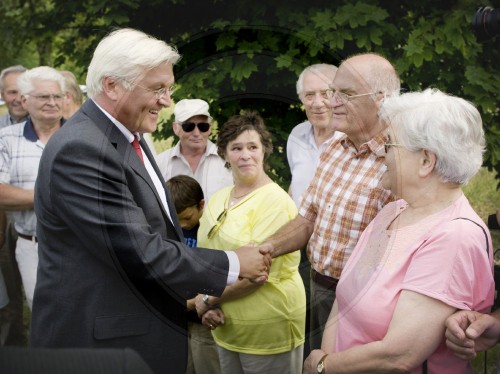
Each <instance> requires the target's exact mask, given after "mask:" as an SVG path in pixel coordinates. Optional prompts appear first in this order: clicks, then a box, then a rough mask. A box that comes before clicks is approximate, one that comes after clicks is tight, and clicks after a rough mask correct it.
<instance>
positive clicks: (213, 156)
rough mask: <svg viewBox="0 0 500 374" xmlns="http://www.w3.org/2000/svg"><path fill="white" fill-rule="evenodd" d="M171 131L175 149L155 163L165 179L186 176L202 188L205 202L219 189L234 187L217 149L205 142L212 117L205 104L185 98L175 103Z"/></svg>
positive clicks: (163, 153) (158, 157)
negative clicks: (177, 140) (174, 136)
mask: <svg viewBox="0 0 500 374" xmlns="http://www.w3.org/2000/svg"><path fill="white" fill-rule="evenodd" d="M174 116H175V119H174V123H173V130H174V133H175V135H177V136H178V137H179V142H178V143H177V144H176V145H175V147H173V148H171V149H168V150H166V151H165V152H162V153H160V154H159V155H158V156H157V159H156V162H157V163H158V166H159V168H160V171H161V173H162V175H163V178H165V180H166V181H167V180H169V179H170V178H172V177H175V176H176V175H179V174H184V175H189V176H190V177H193V178H194V179H196V180H197V181H198V183H199V184H200V185H201V188H202V189H203V194H204V196H205V201H208V199H210V196H212V194H213V193H214V192H215V191H217V190H220V189H221V188H223V187H225V186H228V185H230V184H233V177H232V174H231V171H230V170H229V169H227V168H225V167H224V163H225V162H224V160H223V159H222V158H221V157H220V156H219V155H218V154H217V146H216V145H215V144H214V143H212V142H211V141H210V140H208V137H209V135H210V132H211V130H212V126H211V124H210V122H211V121H212V117H211V116H210V113H209V112H208V103H207V102H206V101H204V100H200V99H184V100H180V101H179V102H178V103H176V104H175V108H174Z"/></svg>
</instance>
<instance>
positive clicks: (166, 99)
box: [158, 91, 172, 108]
mask: <svg viewBox="0 0 500 374" xmlns="http://www.w3.org/2000/svg"><path fill="white" fill-rule="evenodd" d="M158 103H159V104H160V105H161V106H163V107H164V108H168V107H170V105H171V104H172V96H170V92H169V91H167V92H165V94H164V95H163V96H161V97H160V98H159V99H158Z"/></svg>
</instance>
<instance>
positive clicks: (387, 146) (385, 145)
mask: <svg viewBox="0 0 500 374" xmlns="http://www.w3.org/2000/svg"><path fill="white" fill-rule="evenodd" d="M391 147H402V145H401V144H396V143H385V144H384V151H385V153H387V152H389V148H391Z"/></svg>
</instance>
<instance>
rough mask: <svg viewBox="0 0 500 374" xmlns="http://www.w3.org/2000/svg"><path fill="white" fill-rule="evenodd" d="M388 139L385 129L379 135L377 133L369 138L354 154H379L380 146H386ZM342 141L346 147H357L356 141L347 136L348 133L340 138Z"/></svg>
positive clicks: (357, 155)
mask: <svg viewBox="0 0 500 374" xmlns="http://www.w3.org/2000/svg"><path fill="white" fill-rule="evenodd" d="M386 141H387V136H386V135H385V131H382V132H380V133H378V134H377V135H375V136H374V137H373V138H371V139H370V140H368V141H367V142H366V143H363V144H361V146H360V147H359V150H357V151H355V152H354V156H355V157H360V156H361V155H369V154H375V155H377V154H378V152H379V150H380V148H381V147H383V146H384V144H385V142H386ZM340 143H341V144H342V146H343V147H344V148H345V149H347V148H349V147H352V148H354V149H356V147H355V146H354V143H353V142H352V141H351V140H350V139H349V138H348V137H347V135H346V136H344V137H343V138H342V139H340Z"/></svg>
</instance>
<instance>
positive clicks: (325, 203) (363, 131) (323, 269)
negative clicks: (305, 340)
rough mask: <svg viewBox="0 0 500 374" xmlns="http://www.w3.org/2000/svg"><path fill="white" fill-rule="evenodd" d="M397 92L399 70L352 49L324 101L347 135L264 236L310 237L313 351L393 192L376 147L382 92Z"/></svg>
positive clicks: (279, 248) (283, 245) (281, 243)
mask: <svg viewBox="0 0 500 374" xmlns="http://www.w3.org/2000/svg"><path fill="white" fill-rule="evenodd" d="M397 92H399V78H398V76H397V73H396V71H395V70H394V67H393V66H392V65H391V64H390V63H389V61H387V60H386V59H384V58H383V57H381V56H379V55H376V54H373V53H368V54H362V55H357V56H354V57H351V58H349V59H347V60H345V61H344V62H343V63H342V64H341V65H340V67H339V69H338V70H337V73H336V75H335V78H334V79H333V82H332V83H331V86H330V88H329V89H328V90H327V92H325V96H326V97H325V98H324V101H325V104H327V105H329V106H331V119H330V125H331V126H332V128H333V129H335V131H341V132H343V133H344V134H345V135H344V136H342V137H340V138H339V139H336V140H335V141H333V142H331V143H330V144H329V145H328V147H327V148H326V149H325V151H324V152H323V153H322V155H321V159H320V163H319V165H318V168H317V170H316V174H315V175H314V177H313V179H312V181H311V183H310V184H309V186H308V187H307V189H306V192H305V193H304V195H303V196H302V202H301V205H300V208H299V215H298V216H297V218H295V219H294V220H293V221H291V222H290V223H288V224H287V225H285V226H283V227H282V228H281V229H280V230H278V231H277V232H276V233H275V234H274V235H273V236H271V237H270V238H268V239H267V240H266V241H265V242H264V243H263V245H264V248H266V249H267V250H271V253H272V256H273V257H276V256H279V255H281V254H285V253H289V252H291V251H294V250H296V249H297V248H300V247H302V246H304V245H306V244H308V247H307V254H308V257H309V261H310V262H311V283H310V288H311V305H310V308H311V310H310V344H311V350H313V349H318V348H320V347H321V338H322V334H323V330H324V326H325V323H326V321H327V319H328V316H329V314H330V311H331V309H332V306H333V302H334V300H335V290H336V287H337V283H338V280H339V277H340V274H341V272H342V269H343V267H344V265H345V263H346V261H347V259H348V257H349V255H350V254H351V252H352V250H353V248H354V246H355V245H356V242H357V241H358V238H359V236H360V234H361V232H362V231H363V230H364V229H365V227H366V226H367V225H368V223H369V222H370V221H371V220H372V219H373V218H374V217H375V215H376V214H377V212H378V211H379V210H380V209H381V208H382V206H384V205H385V204H386V203H387V202H389V201H391V200H392V199H393V196H392V195H391V194H390V192H389V191H386V190H384V189H382V187H380V186H379V180H380V178H381V176H382V174H383V173H384V170H385V166H384V162H383V159H382V158H380V157H378V155H377V151H378V150H379V149H381V148H382V147H383V146H384V142H385V128H386V124H384V123H381V122H380V121H379V118H378V114H377V113H378V110H379V107H380V104H381V102H382V100H383V98H384V96H385V95H391V94H396V93H397ZM319 369H321V367H319ZM318 372H321V371H318Z"/></svg>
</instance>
